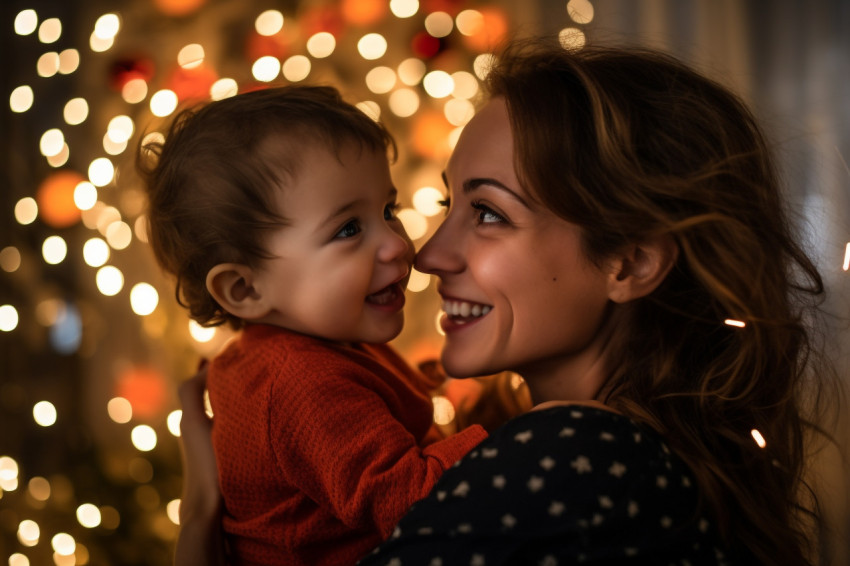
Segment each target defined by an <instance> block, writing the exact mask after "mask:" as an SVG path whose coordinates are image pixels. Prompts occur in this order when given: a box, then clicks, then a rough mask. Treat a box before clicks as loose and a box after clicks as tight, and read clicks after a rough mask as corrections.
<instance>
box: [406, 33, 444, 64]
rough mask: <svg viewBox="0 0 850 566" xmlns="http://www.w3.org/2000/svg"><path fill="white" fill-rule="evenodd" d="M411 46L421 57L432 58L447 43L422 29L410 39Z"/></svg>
mask: <svg viewBox="0 0 850 566" xmlns="http://www.w3.org/2000/svg"><path fill="white" fill-rule="evenodd" d="M410 48H411V50H412V51H413V53H414V54H415V55H416V56H417V57H419V58H420V59H432V58H433V57H435V56H436V55H437V54H438V53H440V52H441V51H442V50H443V49H445V44H444V42H443V40H442V39H440V38H437V37H434V36H433V35H431V34H429V33H428V32H425V31H420V32H419V33H417V34H416V35H414V36H413V39H412V40H410Z"/></svg>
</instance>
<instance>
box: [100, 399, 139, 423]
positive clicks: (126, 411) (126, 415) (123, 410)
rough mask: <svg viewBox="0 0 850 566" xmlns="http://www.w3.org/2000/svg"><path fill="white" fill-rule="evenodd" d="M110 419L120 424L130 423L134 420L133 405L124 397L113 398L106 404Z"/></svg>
mask: <svg viewBox="0 0 850 566" xmlns="http://www.w3.org/2000/svg"><path fill="white" fill-rule="evenodd" d="M106 411H107V413H108V414H109V418H110V419H112V420H113V421H115V422H116V423H119V424H124V423H128V422H130V420H132V418H133V405H131V404H130V401H128V400H127V399H125V398H124V397H113V398H112V399H110V400H109V402H108V403H107V404H106Z"/></svg>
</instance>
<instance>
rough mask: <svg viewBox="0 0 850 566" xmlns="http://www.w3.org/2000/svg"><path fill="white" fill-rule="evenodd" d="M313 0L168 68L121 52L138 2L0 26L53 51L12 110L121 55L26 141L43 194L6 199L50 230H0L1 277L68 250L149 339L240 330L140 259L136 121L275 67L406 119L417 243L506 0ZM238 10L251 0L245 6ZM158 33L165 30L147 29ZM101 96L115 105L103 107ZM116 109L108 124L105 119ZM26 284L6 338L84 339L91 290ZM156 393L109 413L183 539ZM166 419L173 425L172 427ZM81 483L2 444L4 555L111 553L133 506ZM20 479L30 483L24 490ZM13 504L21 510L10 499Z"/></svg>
mask: <svg viewBox="0 0 850 566" xmlns="http://www.w3.org/2000/svg"><path fill="white" fill-rule="evenodd" d="M245 4H247V3H245ZM303 4H304V5H305V6H306V8H305V9H304V10H300V11H299V12H298V13H293V14H289V13H284V12H283V11H280V10H275V9H270V10H259V9H258V10H256V12H254V13H253V14H249V16H247V18H248V21H251V23H252V24H253V26H252V27H253V29H249V30H245V36H246V38H247V39H246V42H245V48H244V53H232V52H230V51H228V49H227V45H224V46H223V45H222V41H221V40H220V39H213V38H208V39H204V40H198V41H191V42H185V43H182V44H181V45H180V46H179V47H177V48H175V49H174V50H173V51H169V53H167V54H166V56H164V57H165V58H167V59H170V62H171V63H170V65H168V66H167V67H168V68H165V67H166V66H165V65H162V66H163V69H161V70H158V69H156V65H154V64H153V62H152V60H153V59H154V57H148V58H146V57H138V58H135V59H132V60H127V59H126V58H122V57H123V56H121V55H120V53H121V48H122V45H124V44H125V43H126V42H127V41H126V40H127V37H128V36H132V34H133V32H134V25H135V24H136V21H141V20H136V19H135V18H136V17H138V11H137V9H135V8H133V9H131V8H130V7H129V6H130V5H131V2H127V5H128V8H127V10H126V12H125V11H124V10H123V9H116V10H115V11H112V12H109V13H105V14H101V15H99V16H97V17H94V18H91V20H89V25H91V28H90V32H86V33H88V44H87V45H78V46H67V47H66V48H64V49H57V48H56V47H55V46H57V45H60V44H62V43H65V44H67V43H68V41H67V38H68V36H69V31H70V30H68V29H65V28H64V27H63V24H64V22H63V21H62V20H61V19H60V18H57V17H53V16H52V14H40V13H38V12H37V11H36V10H34V9H24V10H22V11H20V12H19V13H17V15H16V16H15V19H14V23H13V30H2V31H0V33H14V34H15V41H17V42H21V43H23V42H29V43H28V46H29V47H30V48H32V49H34V50H40V51H41V50H43V53H42V54H41V55H40V56H39V57H38V58H37V60H36V61H35V64H34V66H33V67H32V68H31V71H30V73H31V76H29V77H26V76H24V77H23V78H21V79H20V83H19V84H17V85H15V86H14V87H13V88H12V90H11V92H9V93H4V94H8V109H9V111H10V112H11V119H15V116H16V115H20V116H23V117H25V116H27V115H29V114H32V113H33V112H42V111H44V110H45V105H46V104H49V103H50V102H49V101H50V100H55V93H50V89H51V80H55V79H54V77H62V76H65V77H71V78H72V77H74V76H78V75H80V73H81V70H83V69H85V68H86V66H87V65H89V66H91V64H93V63H92V62H93V61H95V60H97V58H101V59H100V60H103V58H105V57H110V56H112V54H114V58H115V59H116V63H115V64H114V65H113V66H112V67H111V69H112V74H111V75H110V76H109V77H108V79H106V78H105V79H104V81H103V82H104V83H106V82H109V83H110V84H109V85H108V86H107V85H105V84H93V85H89V86H88V87H87V88H88V89H89V92H88V94H86V92H85V89H84V92H83V93H82V94H81V95H80V96H73V97H69V98H68V99H67V100H66V101H64V104H63V105H62V108H61V112H58V113H57V115H59V116H61V120H62V122H61V123H56V124H53V125H51V127H49V128H47V129H45V130H44V131H43V132H40V134H39V135H38V136H37V140H38V143H37V145H36V146H33V147H29V148H24V149H23V150H24V151H26V152H30V153H34V152H38V154H39V155H40V156H41V157H40V158H43V159H44V162H45V163H46V164H47V169H46V171H47V173H45V174H44V175H41V176H40V178H38V179H33V180H31V181H29V182H27V183H25V184H26V185H27V186H32V187H33V189H32V190H31V191H29V193H30V194H27V195H25V196H22V197H21V198H18V200H17V201H16V202H15V203H14V209H13V210H12V211H7V212H5V213H4V214H9V215H10V216H11V217H12V218H13V219H14V222H15V226H16V228H15V229H16V230H19V231H31V232H32V233H33V234H35V235H36V236H35V238H30V239H29V241H33V239H37V240H38V241H39V242H40V246H39V247H37V248H36V249H31V248H28V247H27V246H26V245H23V244H20V243H8V242H5V243H4V242H0V269H2V272H3V276H4V277H8V278H18V279H24V278H25V277H28V276H27V275H26V274H28V273H29V274H32V273H36V274H38V273H42V271H40V270H39V269H33V266H38V265H40V266H41V267H45V266H60V265H62V264H64V263H67V262H72V261H75V258H77V257H79V258H81V260H82V263H81V265H80V266H79V268H78V270H77V271H78V272H79V273H78V274H79V276H80V277H82V278H85V279H88V280H90V281H92V282H93V285H94V287H95V288H96V290H97V293H99V294H100V296H101V298H102V300H106V299H107V298H116V299H118V300H121V301H123V303H122V304H124V305H125V307H124V308H125V309H126V310H127V312H128V314H130V313H132V315H135V316H136V317H138V321H139V325H140V327H141V329H142V331H143V332H144V334H145V335H146V336H147V337H149V338H152V339H160V340H163V341H167V340H169V339H171V338H172V337H174V336H176V337H177V339H178V341H182V342H181V344H188V345H189V349H190V350H191V351H194V352H195V353H196V354H197V355H198V356H207V355H210V354H211V353H213V352H215V351H216V350H217V349H218V348H219V347H220V346H221V344H222V343H223V342H224V341H226V340H227V339H228V338H229V335H228V333H227V331H225V330H222V329H216V328H203V327H200V326H199V325H197V324H195V323H194V322H191V321H189V320H188V318H187V317H185V316H184V315H182V313H180V311H179V310H178V309H177V307H176V306H175V305H173V304H171V303H172V302H173V301H168V300H165V301H163V300H161V297H162V296H165V297H168V298H170V296H171V294H172V292H171V290H170V288H169V287H168V285H169V282H168V281H165V280H164V279H160V278H158V276H157V274H156V273H155V272H154V271H153V270H152V269H151V268H150V266H148V267H147V268H145V269H138V265H137V264H138V263H140V262H139V261H137V259H138V258H139V257H141V256H143V255H144V254H146V253H147V251H146V250H145V249H144V246H145V243H146V237H145V217H144V213H143V200H142V199H141V198H140V194H141V192H140V191H139V189H138V188H137V187H135V186H134V184H133V181H132V176H131V175H130V174H129V172H128V171H129V169H130V165H129V164H130V163H131V161H132V159H131V154H132V153H133V148H135V147H136V144H137V140H138V138H139V137H144V136H149V137H152V136H161V135H162V134H161V133H159V132H158V131H157V129H156V128H157V127H162V126H163V125H164V124H165V123H166V121H167V120H168V118H169V117H170V116H172V115H173V114H174V112H175V111H176V110H177V109H178V108H179V107H180V105H181V104H183V103H185V102H186V101H191V100H193V99H199V98H201V99H203V98H207V99H213V100H218V99H221V98H225V97H228V96H233V95H234V94H236V93H237V92H238V91H239V89H240V88H241V87H243V86H244V85H257V84H263V83H271V82H279V81H285V82H289V83H297V82H301V81H310V80H316V81H324V82H331V83H336V84H337V85H338V86H342V87H344V88H343V90H344V91H345V90H347V91H348V92H350V93H354V94H355V96H357V97H358V99H359V102H358V106H359V107H360V108H361V109H363V110H364V111H365V112H366V113H368V114H369V115H370V116H372V117H373V118H375V119H376V120H377V119H380V120H382V121H385V122H393V123H392V124H390V125H389V126H390V129H391V131H393V132H394V133H396V136H397V137H398V138H399V139H405V144H406V145H409V147H410V149H409V151H408V155H407V156H406V158H405V160H403V161H402V162H400V163H399V164H398V165H397V167H396V169H397V171H396V172H394V176H397V184H399V186H402V187H410V188H411V189H412V190H409V191H406V193H407V194H406V196H407V198H408V200H409V202H410V206H409V207H408V208H405V209H404V210H402V211H400V213H399V217H400V218H401V220H402V222H403V223H404V225H405V228H406V229H407V231H408V233H409V234H410V236H411V238H412V239H413V240H414V241H417V240H420V241H421V240H422V239H424V238H425V237H426V236H427V235H428V234H429V233H430V232H431V231H433V229H435V227H436V225H437V223H438V222H439V217H438V216H437V215H438V213H439V212H440V210H441V207H440V206H439V205H438V204H437V201H439V200H440V199H442V198H443V194H442V191H440V190H439V189H437V188H436V187H438V186H439V183H440V181H439V171H440V169H441V167H442V165H443V163H444V161H445V158H446V157H447V155H448V153H449V152H450V151H451V148H452V146H453V144H454V142H455V141H456V139H457V136H458V134H459V132H460V130H461V129H462V128H463V126H464V124H466V122H467V121H468V120H469V119H470V118H471V117H472V116H473V114H474V112H475V99H476V96H477V95H478V93H479V87H480V81H481V80H482V78H483V77H484V76H485V75H486V72H487V68H488V65H489V64H490V61H491V58H492V55H491V53H490V48H491V46H493V45H495V44H496V43H497V42H498V41H499V40H500V39H501V38H502V37H504V36H505V35H506V34H507V33H508V32H509V31H510V28H511V23H512V22H511V18H510V15H509V14H508V13H507V11H506V8H505V7H504V6H501V5H499V4H497V3H489V4H488V3H486V2H478V3H475V5H471V4H473V3H472V2H464V1H462V0H432V1H430V2H429V1H428V0H423V2H422V3H421V4H420V2H419V1H417V0H390V1H389V2H388V1H386V0H357V1H354V0H339V1H338V2H335V3H328V2H315V3H311V2H304V3H303ZM313 4H315V6H313ZM468 4H469V5H468ZM152 5H153V8H151V9H155V10H157V11H158V17H159V18H162V19H166V18H172V21H174V22H189V21H190V20H191V18H189V17H188V16H194V17H195V21H198V20H202V17H203V16H204V14H206V13H207V12H209V13H213V12H215V10H214V6H211V5H210V6H206V5H205V0H154V1H153V2H152ZM240 9H241V10H245V11H250V10H251V9H252V8H250V6H246V5H243V6H242V7H241V8H240ZM563 14H564V22H565V27H564V29H563V30H562V31H561V32H560V35H559V37H560V40H561V42H562V44H563V45H564V47H565V48H578V47H580V46H581V45H583V43H584V40H585V35H584V31H583V29H582V26H585V25H586V24H589V23H590V22H591V21H592V20H593V15H594V14H593V5H592V4H591V2H590V1H588V0H570V1H569V2H567V3H566V10H565V11H564V13H563ZM181 18H182V19H181ZM188 25H189V24H188V23H187V26H188ZM399 30H402V31H399ZM76 35H79V34H76ZM209 35H210V36H212V35H215V34H214V33H211V34H209ZM170 39H171V40H172V41H171V44H173V43H174V41H173V37H172V38H170ZM63 40H64V41H63ZM154 43H158V42H151V41H148V42H147V44H148V45H153V44H154ZM159 43H162V44H163V45H166V44H168V42H166V41H162V42H159ZM151 48H152V49H155V48H156V47H151ZM159 49H163V48H159ZM158 55H162V53H161V52H159V53H158ZM232 59H237V62H238V64H235V65H234V64H233V63H232ZM225 68H227V70H228V72H227V73H226V74H225V73H224V71H223V70H224V69H225ZM345 71H348V72H347V73H346V72H345ZM349 75H350V76H349ZM351 76H353V77H354V78H351ZM16 80H18V79H17V77H16ZM80 81H82V78H81V77H80ZM107 89H111V94H112V96H113V99H114V100H112V101H111V103H110V104H101V103H100V99H102V97H103V95H102V93H101V91H103V90H107ZM48 93H50V94H51V95H52V96H51V97H48V96H47V94H48ZM116 101H117V104H116V103H115V102H116ZM116 108H123V110H119V111H115V109H116ZM104 112H109V113H110V114H108V115H106V116H104V115H103V113H104ZM103 123H105V124H106V127H105V129H99V128H100V127H101V126H99V124H103ZM151 124H153V125H154V127H153V128H152V129H150V125H151ZM81 132H82V134H85V135H82V134H81ZM74 139H83V140H85V141H83V142H79V143H78V142H75V141H73V140H74ZM408 140H409V144H408ZM398 177H401V179H400V180H399V178H398ZM81 234H82V236H81ZM142 263H143V262H142ZM83 264H84V265H83ZM30 283H31V282H26V284H25V286H26V285H29V284H30ZM429 283H430V277H429V276H427V275H425V274H421V273H414V275H413V276H412V277H411V279H410V283H409V290H410V291H411V292H414V293H419V292H421V291H424V290H425V289H426V288H428V286H429ZM32 284H33V285H34V283H32ZM26 300H27V299H26V298H23V299H22V298H18V300H17V301H10V302H5V304H0V338H2V334H3V333H8V334H14V333H19V332H22V331H23V330H24V328H25V326H26V325H27V324H31V323H33V322H34V323H37V324H38V325H40V326H41V327H43V328H45V329H47V336H48V340H49V346H50V348H52V349H53V351H55V352H57V353H59V354H63V355H68V356H73V355H76V354H79V353H80V350H81V348H82V347H83V344H84V342H85V340H84V338H85V335H86V332H87V327H86V324H87V323H86V316H85V314H84V313H82V312H81V308H80V306H79V305H77V304H75V302H74V301H73V300H68V299H66V298H61V297H59V296H51V295H50V294H49V293H48V294H47V296H41V295H40V296H38V298H37V299H36V298H31V299H30V301H31V302H32V303H33V304H24V303H26ZM0 302H4V301H3V298H0ZM178 325H179V326H180V328H178V329H175V326H178ZM435 332H436V331H435ZM159 377H160V379H162V376H159ZM137 383H146V382H145V381H144V380H143V379H140V380H138V381H137ZM125 390H128V389H127V388H125ZM128 391H129V392H130V393H132V389H129V390H128ZM54 401H55V400H52V399H50V398H41V399H39V400H37V401H36V402H34V403H33V404H32V408H31V411H30V414H31V418H32V420H33V422H34V423H35V425H36V426H38V427H42V428H44V429H48V430H50V429H52V428H56V427H57V426H58V425H61V424H62V419H63V415H62V414H61V412H60V411H59V410H58V408H57V403H55V402H54ZM142 401H143V399H142V398H141V397H140V398H139V399H137V398H135V397H134V396H133V395H132V394H126V395H120V394H116V395H113V396H111V397H110V398H109V400H108V402H107V403H106V408H105V411H106V412H107V413H108V416H109V419H110V421H111V422H112V423H114V424H115V425H116V426H126V427H128V433H129V434H128V436H129V443H130V444H131V445H132V447H133V450H135V451H136V456H135V457H133V458H132V459H131V461H130V462H129V464H128V465H129V468H130V471H129V475H130V477H132V478H133V479H134V480H136V481H137V483H138V484H139V487H138V488H137V490H136V497H135V499H134V502H135V504H136V505H139V506H146V505H147V506H152V507H153V509H151V510H150V511H153V512H155V521H157V523H156V525H155V526H154V528H153V532H154V533H155V534H156V536H157V537H159V538H160V539H162V540H163V543H164V544H169V543H171V542H173V539H174V537H175V536H176V528H177V524H178V508H179V499H176V498H173V497H172V498H166V497H164V496H163V495H161V494H159V493H158V492H157V488H156V487H154V486H153V485H151V479H152V477H153V476H154V473H153V464H151V463H150V461H149V459H148V458H147V455H149V454H152V453H154V451H156V450H157V449H158V448H159V447H160V446H161V445H162V443H164V442H170V443H172V444H173V443H175V442H176V440H175V437H177V436H178V435H179V421H180V411H179V410H171V411H167V408H166V410H164V411H161V412H156V411H154V412H151V411H144V410H143V406H142V405H143V403H142ZM453 414H454V411H453V408H452V407H451V403H450V402H448V400H447V399H445V398H438V399H435V419H436V420H438V422H441V423H447V422H449V421H451V419H452V418H453ZM160 425H162V426H163V427H164V428H165V429H166V430H167V431H168V435H169V436H170V437H171V439H170V440H168V439H164V438H160V437H159V436H158V432H157V430H158V429H159V428H161V426H160ZM160 434H161V432H160ZM69 481H70V480H68V478H65V477H63V476H62V475H54V476H50V477H44V476H42V475H39V474H38V473H33V472H31V471H30V470H27V469H25V468H24V467H23V466H22V465H21V459H20V458H18V457H16V456H15V455H14V454H6V455H2V454H0V540H2V541H7V540H8V541H9V542H10V545H9V548H8V550H7V549H6V545H0V548H2V552H3V553H4V554H5V553H8V554H7V555H6V556H2V559H4V560H6V561H7V563H8V564H9V566H29V565H30V564H35V563H38V564H41V563H44V562H42V561H41V560H43V558H41V557H44V556H49V557H50V560H52V563H54V564H56V565H57V566H66V565H73V564H88V563H99V562H98V558H97V556H100V557H101V558H102V556H103V555H104V553H103V552H100V553H98V550H97V547H99V546H105V545H108V544H109V543H108V542H107V540H106V539H99V538H98V537H99V536H104V535H106V538H108V535H109V534H110V533H112V532H114V530H115V529H116V528H117V527H118V525H119V524H120V523H121V521H122V518H123V517H124V516H126V515H127V514H129V513H133V510H132V509H131V508H126V507H122V506H121V504H120V503H119V502H102V501H83V500H77V498H76V497H75V496H74V490H73V486H68V485H67V483H68V482H69ZM14 494H18V497H16V498H14V499H13V498H12V495H14ZM60 498H64V499H65V500H67V501H69V502H70V504H71V505H72V507H73V513H72V514H70V515H68V516H62V517H61V518H60V520H50V521H45V520H44V519H43V518H39V517H43V516H39V515H37V514H36V511H37V510H40V509H43V508H44V507H45V504H46V503H48V502H50V501H51V500H54V499H60ZM150 501H154V503H153V504H151V503H149V502H150ZM146 502H147V503H146ZM13 504H14V505H15V508H14V509H12V511H14V512H13V513H7V512H6V511H9V505H13ZM10 517H11V519H10ZM10 525H11V526H10ZM10 528H12V529H13V531H12V532H11V533H8V532H6V531H7V530H8V529H10ZM81 529H82V530H81ZM7 535H10V536H7ZM103 563H107V562H103Z"/></svg>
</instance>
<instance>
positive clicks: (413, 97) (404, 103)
mask: <svg viewBox="0 0 850 566" xmlns="http://www.w3.org/2000/svg"><path fill="white" fill-rule="evenodd" d="M387 102H388V104H389V107H390V111H391V112H392V113H393V114H395V115H396V116H399V117H401V118H407V117H409V116H413V115H414V114H416V111H417V110H419V94H418V93H417V92H416V91H415V90H413V89H412V88H400V89H398V90H395V91H393V93H392V94H390V97H389V100H388V101H387Z"/></svg>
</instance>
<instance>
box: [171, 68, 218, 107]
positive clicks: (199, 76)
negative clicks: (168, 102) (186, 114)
mask: <svg viewBox="0 0 850 566" xmlns="http://www.w3.org/2000/svg"><path fill="white" fill-rule="evenodd" d="M217 80H218V75H217V74H216V72H215V71H214V70H212V69H211V68H210V67H208V66H206V65H201V66H199V67H194V68H192V69H184V68H183V67H177V68H176V69H174V71H172V73H171V76H170V77H169V78H168V88H169V89H171V90H173V91H174V93H175V94H176V95H177V98H178V100H181V101H182V100H187V99H193V98H194V99H206V98H209V96H210V88H212V85H213V83H214V82H215V81H217Z"/></svg>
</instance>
